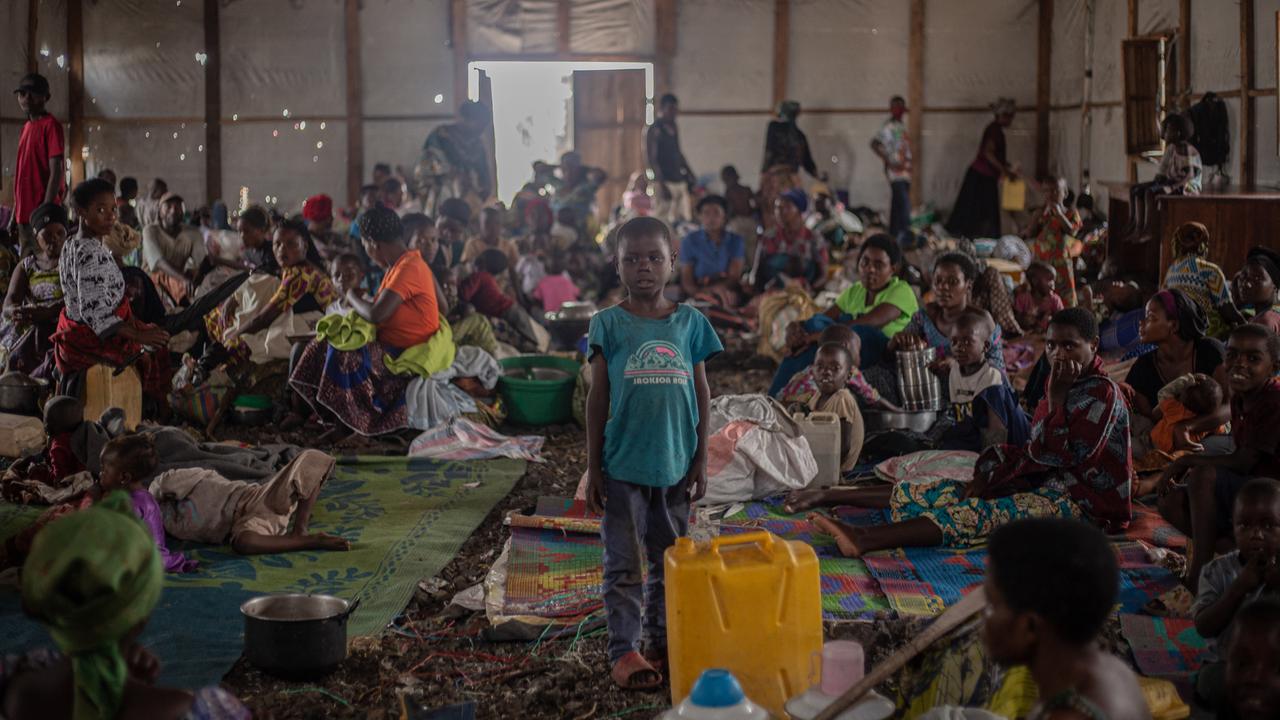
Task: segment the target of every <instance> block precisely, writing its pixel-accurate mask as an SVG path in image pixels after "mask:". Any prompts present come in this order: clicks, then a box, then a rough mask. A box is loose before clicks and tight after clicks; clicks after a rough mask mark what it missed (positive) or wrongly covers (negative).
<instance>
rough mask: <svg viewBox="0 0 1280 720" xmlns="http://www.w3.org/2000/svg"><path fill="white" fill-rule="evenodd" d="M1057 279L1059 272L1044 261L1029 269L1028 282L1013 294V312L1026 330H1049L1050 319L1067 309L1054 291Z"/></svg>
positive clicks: (1034, 264)
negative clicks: (1064, 308)
mask: <svg viewBox="0 0 1280 720" xmlns="http://www.w3.org/2000/svg"><path fill="white" fill-rule="evenodd" d="M1057 278H1058V273H1057V271H1056V270H1054V269H1053V266H1052V265H1050V264H1049V263H1047V262H1044V261H1043V260H1036V261H1034V262H1032V263H1031V265H1030V266H1028V267H1027V281H1026V282H1024V283H1023V284H1021V285H1019V286H1018V289H1017V290H1015V291H1014V293H1013V312H1014V314H1015V315H1016V317H1017V318H1018V324H1019V325H1021V326H1022V328H1023V329H1024V330H1027V331H1038V332H1044V331H1045V330H1048V329H1049V318H1051V317H1053V314H1054V313H1056V312H1058V311H1059V310H1061V309H1062V308H1063V307H1065V306H1064V305H1063V304H1062V297H1061V296H1060V295H1058V293H1057V292H1056V291H1055V290H1054V289H1053V286H1054V283H1055V282H1057Z"/></svg>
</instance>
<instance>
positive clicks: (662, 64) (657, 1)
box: [653, 0, 678, 97]
mask: <svg viewBox="0 0 1280 720" xmlns="http://www.w3.org/2000/svg"><path fill="white" fill-rule="evenodd" d="M653 20H654V29H655V31H656V32H657V37H656V38H655V41H656V42H655V43H654V56H653V84H654V93H655V95H656V96H658V97H662V96H663V95H664V94H666V93H669V92H673V91H674V88H673V85H672V79H671V71H672V68H673V67H674V66H675V59H676V37H677V36H676V32H677V30H676V28H677V27H678V23H677V21H676V2H675V0H654V6H653Z"/></svg>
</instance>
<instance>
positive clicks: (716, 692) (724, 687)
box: [689, 669, 746, 708]
mask: <svg viewBox="0 0 1280 720" xmlns="http://www.w3.org/2000/svg"><path fill="white" fill-rule="evenodd" d="M745 699H746V695H744V694H743V692H742V686H741V685H739V684H738V679H737V678H735V677H734V676H733V673H731V672H729V671H728V670H720V669H711V670H704V671H703V672H702V674H701V675H699V676H698V680H697V682H695V683H694V684H693V691H692V692H690V693H689V700H690V701H692V702H693V704H694V705H697V706H698V707H708V708H721V707H733V706H734V705H737V704H738V703H740V702H742V701H743V700H745Z"/></svg>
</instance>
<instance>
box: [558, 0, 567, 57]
mask: <svg viewBox="0 0 1280 720" xmlns="http://www.w3.org/2000/svg"><path fill="white" fill-rule="evenodd" d="M556 52H559V53H563V54H565V55H567V54H569V0H556Z"/></svg>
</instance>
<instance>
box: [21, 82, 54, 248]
mask: <svg viewBox="0 0 1280 720" xmlns="http://www.w3.org/2000/svg"><path fill="white" fill-rule="evenodd" d="M14 94H16V95H17V96H18V105H19V106H20V107H21V108H22V111H23V112H25V113H26V114H27V122H26V124H24V125H23V126H22V136H21V137H20V138H19V139H18V155H17V168H16V172H15V173H14V184H13V205H14V214H13V222H14V224H16V225H17V228H18V237H19V239H20V240H21V242H22V254H23V255H24V256H25V255H29V254H31V253H34V252H35V250H36V236H35V233H33V232H31V212H32V211H33V210H35V209H36V208H37V207H39V206H41V205H43V204H44V203H59V204H60V203H61V202H62V194H63V189H64V187H65V186H64V183H63V177H62V174H63V167H64V165H63V157H64V154H65V150H66V143H65V142H64V141H63V135H62V123H60V122H58V120H57V118H55V117H54V116H53V115H50V114H49V112H48V111H46V110H45V109H44V106H45V104H46V103H48V102H49V81H48V80H46V79H45V78H44V76H43V75H39V74H37V73H31V74H29V75H27V76H25V77H23V78H22V81H21V82H19V83H18V89H17V90H14Z"/></svg>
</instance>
